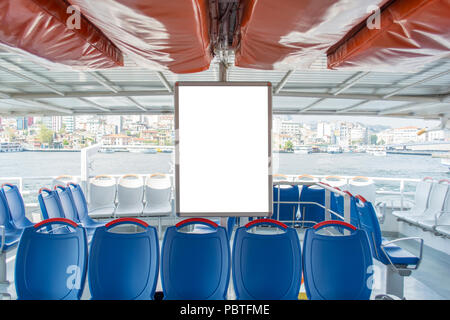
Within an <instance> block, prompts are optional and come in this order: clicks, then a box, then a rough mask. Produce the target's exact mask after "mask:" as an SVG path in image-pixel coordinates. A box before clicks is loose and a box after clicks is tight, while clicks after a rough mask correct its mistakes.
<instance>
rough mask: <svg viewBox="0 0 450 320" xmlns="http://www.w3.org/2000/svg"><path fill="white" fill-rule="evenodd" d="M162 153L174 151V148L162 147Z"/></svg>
mask: <svg viewBox="0 0 450 320" xmlns="http://www.w3.org/2000/svg"><path fill="white" fill-rule="evenodd" d="M161 152H162V153H172V152H173V151H172V149H162V151H161Z"/></svg>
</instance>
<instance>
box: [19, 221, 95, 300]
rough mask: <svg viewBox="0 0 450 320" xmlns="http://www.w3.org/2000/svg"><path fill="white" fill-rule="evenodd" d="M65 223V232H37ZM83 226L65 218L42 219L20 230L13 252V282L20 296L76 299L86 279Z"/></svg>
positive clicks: (85, 242) (36, 298)
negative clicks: (14, 259)
mask: <svg viewBox="0 0 450 320" xmlns="http://www.w3.org/2000/svg"><path fill="white" fill-rule="evenodd" d="M50 225H65V226H67V227H68V228H69V226H70V227H71V229H72V228H73V229H72V230H73V231H72V232H68V233H45V232H41V231H42V230H43V229H44V230H45V229H46V228H45V227H48V226H50ZM86 268H87V239H86V232H85V230H84V229H83V228H82V227H80V226H77V224H76V223H74V222H73V221H70V220H68V219H65V218H57V219H49V220H44V221H42V222H40V223H38V224H36V225H35V226H32V227H27V228H25V230H24V231H23V234H22V237H21V239H20V242H19V247H18V249H17V256H16V269H15V286H16V291H17V297H18V299H22V300H29V299H31V300H60V299H64V300H65V299H67V300H76V299H80V297H81V295H82V293H83V288H84V283H85V279H86Z"/></svg>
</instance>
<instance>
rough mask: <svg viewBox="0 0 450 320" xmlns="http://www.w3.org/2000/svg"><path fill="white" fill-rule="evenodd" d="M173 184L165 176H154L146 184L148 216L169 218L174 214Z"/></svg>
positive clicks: (145, 211) (144, 212)
mask: <svg viewBox="0 0 450 320" xmlns="http://www.w3.org/2000/svg"><path fill="white" fill-rule="evenodd" d="M171 195H172V183H171V181H170V178H169V177H168V176H166V175H165V174H161V173H158V174H152V175H150V176H148V177H147V180H146V182H145V200H146V203H145V207H144V211H143V214H144V215H146V216H168V215H170V214H171V213H172V202H171Z"/></svg>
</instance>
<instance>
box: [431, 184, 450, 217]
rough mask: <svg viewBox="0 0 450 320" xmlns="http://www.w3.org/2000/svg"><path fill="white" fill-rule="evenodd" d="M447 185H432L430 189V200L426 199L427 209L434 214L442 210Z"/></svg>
mask: <svg viewBox="0 0 450 320" xmlns="http://www.w3.org/2000/svg"><path fill="white" fill-rule="evenodd" d="M447 191H448V184H443V183H434V184H433V187H432V188H431V193H430V199H428V209H427V210H430V211H433V212H435V213H438V212H441V211H442V210H443V208H444V202H445V198H446V196H447Z"/></svg>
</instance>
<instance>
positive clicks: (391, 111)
mask: <svg viewBox="0 0 450 320" xmlns="http://www.w3.org/2000/svg"><path fill="white" fill-rule="evenodd" d="M436 104H438V103H436V102H434V103H429V102H428V103H426V102H425V103H424V102H419V103H417V102H412V103H407V104H404V105H402V106H397V107H392V108H388V109H384V110H381V111H378V113H377V114H378V115H380V116H382V115H388V114H394V113H398V112H403V111H405V110H413V109H417V108H421V107H429V106H433V105H436Z"/></svg>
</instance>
